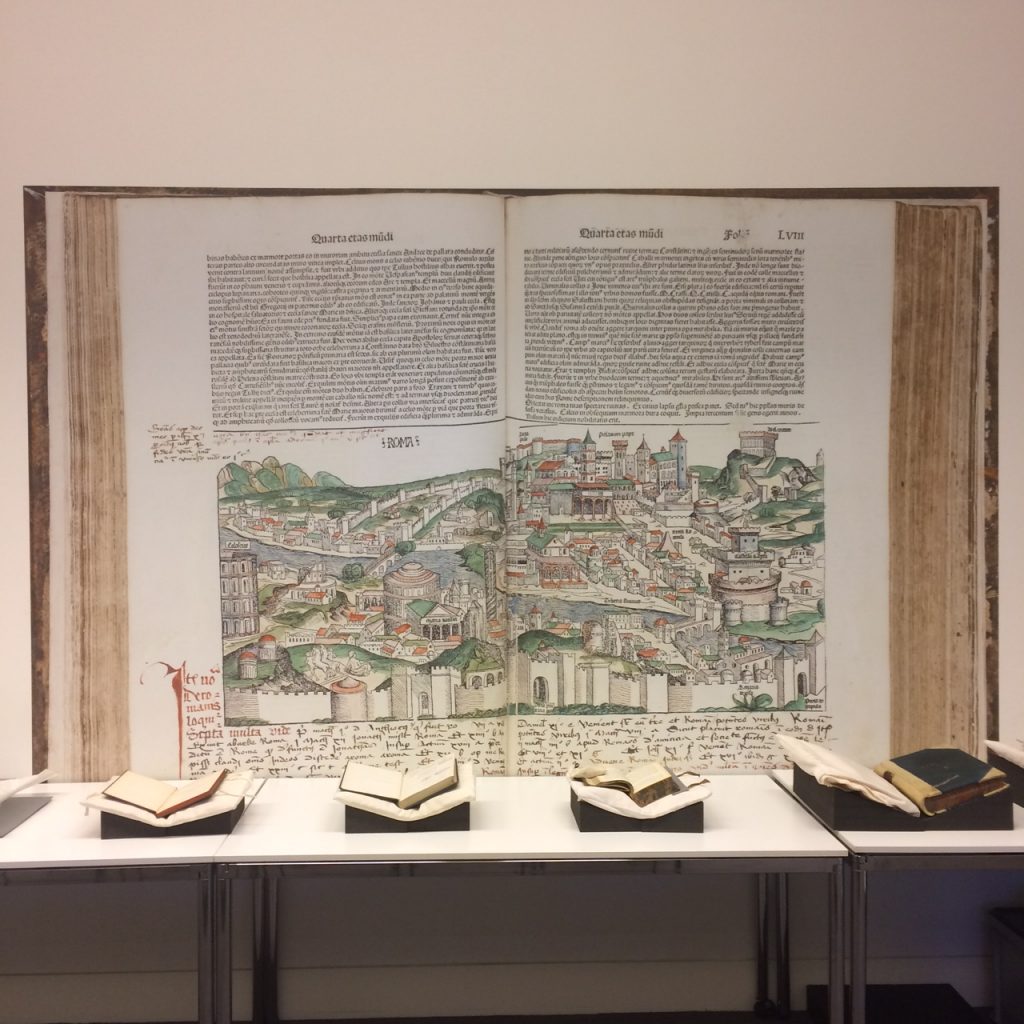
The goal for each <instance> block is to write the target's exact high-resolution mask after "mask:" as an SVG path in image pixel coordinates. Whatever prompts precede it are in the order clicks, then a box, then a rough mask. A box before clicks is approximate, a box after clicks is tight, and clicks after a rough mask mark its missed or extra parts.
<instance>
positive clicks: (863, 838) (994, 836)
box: [772, 771, 1024, 854]
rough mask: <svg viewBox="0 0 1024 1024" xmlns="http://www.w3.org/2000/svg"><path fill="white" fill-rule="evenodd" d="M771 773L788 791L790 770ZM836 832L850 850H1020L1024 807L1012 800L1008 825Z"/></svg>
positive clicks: (1022, 848) (1023, 850)
mask: <svg viewBox="0 0 1024 1024" xmlns="http://www.w3.org/2000/svg"><path fill="white" fill-rule="evenodd" d="M772 774H773V775H774V776H775V778H776V779H778V781H779V782H780V783H781V784H782V786H784V787H786V788H787V789H789V790H790V792H792V789H793V773H792V771H774V772H773V773H772ZM836 835H837V836H839V838H840V839H842V841H843V842H844V843H845V844H846V846H848V847H849V848H850V849H851V850H852V851H853V852H854V853H865V854H872V853H873V854H889V853H893V854H895V853H924V854H927V853H956V854H971V853H1024V808H1021V807H1020V806H1018V805H1017V804H1014V807H1013V828H1012V829H984V830H982V829H977V830H975V829H969V830H966V829H965V830H964V831H953V832H951V831H948V830H939V831H935V832H862V831H856V832H854V831H850V832H847V831H845V830H842V829H837V830H836Z"/></svg>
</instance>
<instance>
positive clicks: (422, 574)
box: [384, 562, 441, 630]
mask: <svg viewBox="0 0 1024 1024" xmlns="http://www.w3.org/2000/svg"><path fill="white" fill-rule="evenodd" d="M440 599H441V577H440V575H439V574H438V573H436V572H434V571H433V569H428V568H427V567H426V566H425V565H423V564H422V563H420V562H403V563H402V564H401V565H399V566H397V567H396V568H394V569H392V570H391V572H389V573H387V574H386V575H385V576H384V625H385V627H386V628H387V629H389V630H394V629H397V628H398V627H399V626H401V625H403V624H408V625H415V624H416V622H417V619H416V616H415V615H414V614H413V613H412V611H411V610H410V608H409V606H410V605H411V604H412V603H413V602H414V601H433V602H438V601H440Z"/></svg>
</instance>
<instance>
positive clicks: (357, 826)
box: [345, 801, 470, 832]
mask: <svg viewBox="0 0 1024 1024" xmlns="http://www.w3.org/2000/svg"><path fill="white" fill-rule="evenodd" d="M469 807H470V805H469V802H468V801H467V802H466V803H464V804H459V805H458V806H457V807H450V808H449V809H448V810H447V811H442V812H441V813H440V814H432V815H430V817H429V818H416V819H413V820H407V821H400V820H399V819H397V818H388V817H386V816H385V815H383V814H374V813H373V811H364V810H363V809H362V808H361V807H348V806H346V808H345V831H346V832H467V831H469Z"/></svg>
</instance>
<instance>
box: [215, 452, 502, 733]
mask: <svg viewBox="0 0 1024 1024" xmlns="http://www.w3.org/2000/svg"><path fill="white" fill-rule="evenodd" d="M218 488H219V494H220V501H219V505H220V532H221V557H220V587H221V632H222V636H223V641H224V661H223V678H224V687H225V724H226V725H275V724H285V723H294V722H324V723H326V722H335V723H337V722H354V721H364V722H365V721H388V720H395V719H419V718H453V717H455V718H478V717H482V716H492V715H502V714H504V713H505V710H506V703H507V696H506V689H505V676H506V669H505V642H506V630H505V625H504V623H505V614H504V598H503V597H502V596H501V595H500V594H499V591H498V580H497V575H498V553H499V552H498V548H499V545H498V542H499V541H500V539H501V537H502V536H503V531H504V525H503V517H504V510H503V507H502V501H501V496H500V493H499V492H500V478H499V474H498V471H497V470H496V469H492V470H479V471H475V472H466V473H462V474H458V475H453V476H446V477H438V478H434V479H430V480H424V481H419V482H416V483H409V484H404V485H396V486H393V487H367V488H359V487H353V486H349V485H348V484H346V483H344V482H343V481H342V480H340V479H339V478H338V477H335V476H332V475H331V474H328V473H324V472H318V473H316V474H315V476H312V477H311V476H309V475H307V474H306V473H305V472H304V471H303V470H302V469H301V468H299V467H298V466H295V465H291V464H281V463H280V462H278V461H277V460H276V459H274V458H268V459H265V460H263V462H259V463H243V464H242V465H238V464H231V465H229V466H227V467H225V468H224V469H223V470H222V471H221V473H220V476H219V478H218Z"/></svg>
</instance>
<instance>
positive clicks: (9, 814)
mask: <svg viewBox="0 0 1024 1024" xmlns="http://www.w3.org/2000/svg"><path fill="white" fill-rule="evenodd" d="M52 799H53V798H52V797H49V796H12V797H10V798H9V799H7V800H4V801H3V802H2V803H0V837H3V836H5V835H7V833H8V832H13V831H14V830H15V829H16V828H17V827H18V826H19V825H20V824H22V823H23V822H26V821H28V819H29V818H31V817H32V815H33V814H35V813H36V811H38V810H39V809H40V808H41V807H45V806H46V805H47V804H48V803H49V802H50V801H51V800H52Z"/></svg>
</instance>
